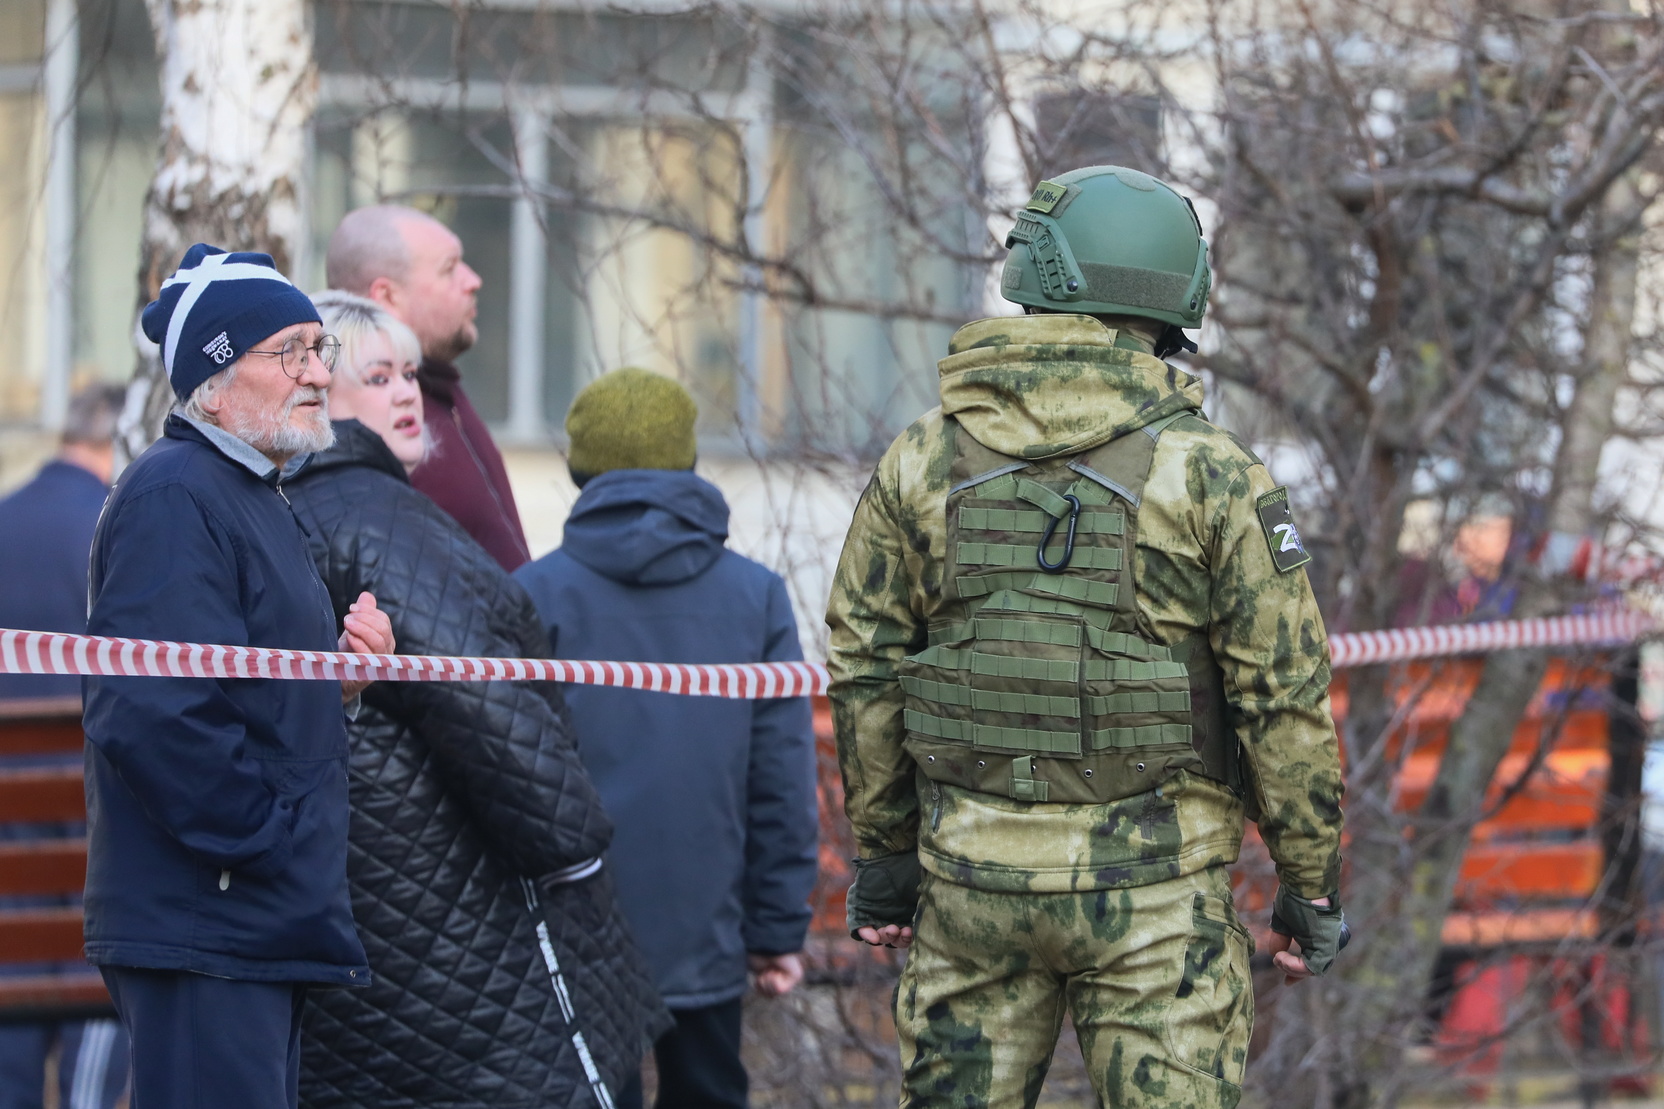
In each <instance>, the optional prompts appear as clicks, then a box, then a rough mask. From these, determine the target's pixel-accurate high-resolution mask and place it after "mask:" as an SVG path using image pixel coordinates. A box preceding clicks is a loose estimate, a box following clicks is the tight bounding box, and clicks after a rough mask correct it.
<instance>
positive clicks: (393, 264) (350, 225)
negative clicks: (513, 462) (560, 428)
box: [325, 204, 531, 571]
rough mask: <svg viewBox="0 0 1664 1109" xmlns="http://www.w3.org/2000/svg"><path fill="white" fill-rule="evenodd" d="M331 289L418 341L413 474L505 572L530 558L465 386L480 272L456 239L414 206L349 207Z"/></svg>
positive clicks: (497, 459)
mask: <svg viewBox="0 0 1664 1109" xmlns="http://www.w3.org/2000/svg"><path fill="white" fill-rule="evenodd" d="M325 275H326V277H327V278H328V280H329V286H330V288H332V289H345V290H346V291H347V292H349V293H357V294H358V295H359V296H363V297H369V298H370V299H371V300H373V301H375V302H376V303H378V304H380V305H381V306H382V307H384V308H386V309H387V310H388V311H389V312H391V313H393V315H395V316H397V317H398V318H399V319H401V320H403V321H404V322H405V323H406V324H408V325H409V326H410V328H411V330H412V331H414V332H416V337H417V338H419V339H420V340H421V341H422V366H421V369H420V370H419V371H418V381H419V383H420V384H421V387H422V398H423V407H424V411H425V419H426V421H427V426H428V429H429V431H430V433H431V434H432V435H433V438H434V442H435V445H436V449H435V450H432V451H430V452H428V456H427V461H425V462H423V463H422V464H421V465H420V466H418V467H416V469H415V471H414V472H413V473H412V474H411V475H410V481H411V484H413V485H415V486H416V488H418V489H420V490H421V491H422V492H424V493H426V494H427V495H428V496H429V497H431V498H432V499H433V500H434V502H435V503H436V504H438V505H439V507H440V508H443V509H444V510H445V511H446V512H448V513H450V514H451V516H452V517H453V518H454V519H455V520H456V522H457V523H459V524H461V525H462V527H463V530H465V531H467V532H468V534H469V535H471V536H473V537H474V539H475V540H476V541H477V542H478V543H479V545H480V546H482V547H484V548H485V549H486V550H487V551H488V552H490V554H491V557H493V558H495V559H496V560H497V561H498V562H499V563H501V564H502V567H503V569H505V570H509V571H513V570H515V569H517V568H519V567H520V566H522V565H524V564H525V563H527V562H529V561H531V552H530V551H529V550H528V549H527V547H526V533H525V531H524V530H523V529H522V528H521V526H520V512H519V510H518V509H516V508H515V506H514V493H513V491H511V490H510V489H509V484H508V471H507V470H506V469H505V468H504V467H503V456H502V454H501V452H499V451H498V450H497V444H495V443H494V442H492V441H491V434H490V432H488V431H487V430H486V427H485V421H484V420H481V419H480V417H479V413H478V412H476V411H475V410H474V406H473V404H472V403H471V402H470V401H469V400H468V394H467V393H465V392H464V391H463V389H462V375H461V373H460V371H458V369H457V368H456V362H455V360H456V358H457V357H458V356H459V355H461V354H462V352H463V351H465V350H467V349H468V348H469V347H471V346H473V345H474V340H475V339H477V338H478V337H479V330H478V328H477V327H476V326H475V324H474V315H475V312H476V311H477V304H476V300H475V297H476V295H477V294H478V293H479V289H480V275H479V274H477V273H475V272H474V271H473V269H472V268H471V267H470V266H469V265H468V263H467V262H464V261H463V260H462V240H460V239H458V238H457V237H456V235H455V234H453V233H452V231H451V229H450V228H448V227H446V226H445V225H444V224H443V223H440V222H439V221H438V220H436V219H434V218H433V217H432V216H429V215H427V214H425V213H423V212H418V211H417V210H416V209H414V208H406V207H403V206H401V205H397V204H377V205H373V206H371V207H368V208H358V209H355V210H353V211H351V212H348V213H347V214H346V216H345V217H344V218H343V219H342V220H341V223H340V226H338V227H336V229H335V233H334V234H333V235H331V236H330V237H329V254H328V257H327V258H326V260H325Z"/></svg>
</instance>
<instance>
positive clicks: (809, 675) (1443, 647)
mask: <svg viewBox="0 0 1664 1109" xmlns="http://www.w3.org/2000/svg"><path fill="white" fill-rule="evenodd" d="M1657 630H1658V624H1657V622H1656V621H1654V620H1653V619H1652V618H1651V617H1649V616H1646V615H1645V614H1643V613H1639V612H1635V611H1633V610H1622V611H1613V612H1600V613H1590V614H1586V615H1578V616H1551V617H1542V618H1538V619H1532V620H1497V621H1493V622H1490V623H1484V624H1446V625H1440V626H1436V627H1425V628H1395V629H1393V630H1391V631H1373V632H1348V633H1344V634H1340V635H1335V636H1331V637H1330V639H1329V649H1330V651H1331V654H1332V658H1333V665H1334V666H1335V667H1336V668H1337V669H1339V668H1341V667H1346V666H1365V665H1369V664H1371V663H1383V662H1404V661H1407V660H1410V659H1418V658H1439V657H1448V656H1452V655H1472V654H1484V653H1488V652H1490V651H1501V650H1508V649H1510V648H1518V647H1571V646H1598V645H1611V644H1620V643H1632V642H1634V641H1635V640H1637V639H1640V638H1642V637H1644V636H1647V635H1650V634H1652V633H1653V632H1655V631H1657ZM0 674H95V675H104V676H108V677H127V678H288V679H296V680H312V681H319V680H333V681H389V682H489V681H550V682H568V683H571V684H573V685H599V686H611V687H614V688H618V689H641V690H647V691H650V692H653V693H680V694H686V695H689V696H694V697H729V698H735V699H743V700H754V699H758V698H765V699H766V698H771V697H802V696H806V695H810V694H822V693H825V692H826V686H827V680H828V679H827V673H826V668H825V667H824V666H820V665H818V664H816V663H812V662H747V663H733V664H729V665H693V664H686V663H670V662H589V661H584V660H580V659H547V658H453V657H446V656H439V655H359V654H352V653H350V652H345V651H287V650H280V649H277V648H272V647H222V646H217V645H212V644H202V643H166V642H156V641H153V640H147V639H116V638H110V637H105V636H96V635H63V634H59V633H56V632H31V631H11V630H0Z"/></svg>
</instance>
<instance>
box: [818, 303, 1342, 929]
mask: <svg viewBox="0 0 1664 1109" xmlns="http://www.w3.org/2000/svg"><path fill="white" fill-rule="evenodd" d="M1135 346H1136V347H1138V348H1139V349H1129V347H1135ZM1145 350H1147V346H1145V345H1144V344H1142V343H1141V342H1139V341H1136V340H1133V339H1132V337H1131V336H1130V335H1128V336H1125V337H1123V338H1122V339H1121V342H1120V343H1119V344H1117V332H1116V331H1114V330H1112V329H1110V328H1108V327H1106V326H1105V325H1104V324H1102V323H1100V322H1099V321H1098V320H1096V319H1094V318H1092V317H1089V316H1075V315H1044V316H1028V317H1014V318H999V319H989V320H981V321H979V322H976V323H972V324H968V325H966V326H965V327H963V328H961V329H960V330H959V331H958V332H957V333H956V334H955V335H954V337H953V340H952V342H951V344H950V347H949V356H948V357H947V358H945V359H943V360H942V362H941V363H940V367H939V369H940V374H941V396H942V405H941V407H940V408H938V409H935V410H932V411H931V412H928V413H926V414H925V415H924V416H922V417H921V418H920V419H919V420H917V421H916V422H915V423H914V424H913V425H912V426H911V427H909V428H908V429H907V430H906V431H904V432H903V433H902V434H901V436H900V437H899V438H898V439H897V440H896V441H895V443H894V444H892V445H891V447H890V449H889V450H888V451H887V452H886V453H885V455H884V457H883V458H882V459H881V460H880V462H879V464H878V470H877V472H876V473H875V474H874V475H873V478H872V480H871V482H870V483H869V484H868V486H867V489H866V492H865V493H864V494H863V496H862V498H861V502H860V504H859V506H858V507H857V508H856V511H855V518H854V520H853V522H852V523H851V525H850V531H849V537H848V539H847V540H846V541H845V544H844V550H843V556H842V558H841V560H840V562H839V565H838V571H837V576H836V578H835V580H834V583H833V588H832V599H831V605H830V608H829V611H828V613H827V623H828V624H829V625H830V626H831V629H832V635H831V652H830V658H829V666H830V668H831V671H832V689H831V697H832V708H833V718H834V721H835V726H836V731H837V740H838V755H839V762H840V765H841V767H842V770H843V777H844V789H845V811H846V812H847V814H848V816H849V819H850V822H851V823H852V824H853V825H854V829H855V836H856V842H857V846H858V849H859V851H860V853H861V855H862V857H864V858H871V857H876V856H881V855H888V854H894V853H897V852H906V851H912V850H914V849H915V848H916V849H917V850H918V851H919V853H920V857H921V860H922V862H923V865H924V866H925V868H926V869H927V870H929V871H930V872H931V873H933V874H935V875H937V876H938V877H940V878H943V879H945V880H947V881H952V882H956V883H959V884H962V885H967V886H972V887H975V888H979V889H988V890H1007V891H1035V892H1057V891H1068V890H1083V889H1111V888H1118V887H1125V886H1136V885H1144V884H1147V883H1150V882H1156V881H1161V880H1163V879H1166V878H1171V877H1177V876H1179V875H1182V874H1186V873H1189V872H1191V871H1194V870H1198V869H1200V868H1202V867H1205V866H1211V865H1215V864H1219V863H1228V862H1232V861H1234V860H1235V859H1236V857H1237V854H1238V852H1239V850H1240V847H1241V841H1242V832H1243V811H1244V810H1243V802H1242V800H1241V799H1240V798H1239V797H1238V796H1236V795H1235V794H1233V793H1232V792H1231V790H1229V789H1228V788H1226V787H1225V786H1224V785H1222V784H1220V783H1218V782H1215V781H1213V780H1212V779H1210V778H1206V777H1203V776H1201V775H1197V774H1191V773H1188V772H1186V771H1183V770H1181V771H1179V772H1178V773H1177V775H1176V777H1174V778H1171V779H1169V780H1168V781H1167V782H1165V783H1164V784H1163V786H1161V787H1160V788H1157V789H1154V790H1150V791H1148V792H1145V793H1143V794H1139V795H1137V796H1133V797H1129V798H1126V799H1124V800H1120V801H1114V802H1110V803H1107V804H1062V803H1043V802H1042V803H1034V802H1023V801H1017V800H1011V799H1007V798H1004V797H999V796H995V795H993V794H989V793H981V792H973V791H971V790H966V789H960V788H957V787H955V786H952V785H948V784H945V783H941V782H933V781H930V780H928V779H926V778H925V777H924V776H923V774H922V773H919V772H918V771H917V770H916V767H915V766H914V763H913V760H912V758H911V756H909V755H908V754H907V752H906V751H905V750H903V747H902V739H903V732H904V729H903V723H902V715H903V712H902V709H903V700H904V694H903V691H902V689H901V686H900V683H899V681H898V680H897V666H898V663H899V662H900V660H901V659H902V657H903V656H904V655H908V654H912V653H916V652H918V651H920V650H921V649H923V647H924V646H925V642H926V635H927V626H928V624H929V622H930V620H931V618H932V615H933V613H934V611H935V610H936V608H937V607H938V606H939V605H940V604H941V603H942V582H943V575H944V570H945V565H944V550H945V545H946V541H947V522H946V502H947V497H948V492H949V484H950V481H949V471H950V467H951V465H952V462H953V447H952V443H953V436H952V434H950V418H951V420H954V421H957V422H958V424H959V426H960V428H962V429H963V430H964V431H965V432H968V433H969V434H970V435H971V436H973V437H974V438H975V439H976V440H977V441H978V442H980V443H982V444H983V445H985V446H987V447H989V448H991V449H993V450H996V451H999V452H1001V453H1003V454H1008V455H1013V456H1017V457H1022V458H1050V457H1056V456H1061V455H1071V454H1077V453H1080V452H1082V451H1085V450H1088V449H1091V448H1093V447H1095V446H1097V445H1099V444H1101V443H1104V442H1107V441H1109V440H1110V439H1112V438H1114V437H1115V436H1117V435H1121V434H1124V433H1126V432H1128V431H1133V430H1136V429H1137V428H1139V427H1142V426H1143V425H1144V424H1146V423H1148V422H1151V421H1152V420H1154V419H1155V418H1157V417H1158V416H1161V415H1166V414H1168V413H1171V412H1172V411H1173V410H1174V409H1175V407H1186V406H1188V407H1190V408H1192V409H1195V410H1196V411H1195V414H1194V417H1191V418H1184V419H1180V420H1178V421H1177V422H1176V423H1173V424H1171V425H1170V426H1169V427H1168V428H1167V429H1166V431H1165V432H1163V433H1162V434H1161V436H1160V439H1159V440H1158V442H1157V445H1156V451H1155V455H1154V457H1153V461H1152V463H1151V468H1150V473H1149V479H1148V483H1147V484H1146V485H1145V488H1144V496H1143V503H1142V507H1141V508H1140V510H1139V513H1138V535H1137V545H1136V567H1135V575H1134V582H1135V590H1136V597H1137V604H1138V607H1139V612H1140V615H1141V616H1142V617H1143V620H1144V622H1145V623H1146V624H1147V625H1148V626H1149V627H1150V628H1151V629H1152V630H1153V632H1154V633H1155V638H1156V639H1157V640H1158V641H1159V642H1162V643H1164V644H1172V643H1175V642H1177V641H1178V640H1180V639H1182V638H1183V637H1185V636H1186V635H1189V634H1192V633H1195V632H1199V631H1202V630H1205V632H1206V634H1207V635H1208V637H1209V639H1210V641H1211V643H1212V646H1213V650H1214V654H1215V656H1216V658H1217V660H1218V663H1219V666H1220V668H1221V669H1222V670H1223V672H1224V677H1225V690H1226V700H1227V701H1228V702H1229V705H1230V712H1231V716H1230V719H1231V721H1232V724H1233V726H1234V728H1235V731H1236V734H1237V737H1238V739H1239V740H1240V741H1241V744H1242V748H1243V751H1244V753H1245V755H1246V770H1247V774H1246V777H1247V786H1246V788H1248V789H1250V790H1252V791H1254V800H1255V801H1256V802H1257V807H1258V809H1259V811H1260V813H1261V814H1262V815H1261V816H1260V819H1259V827H1260V831H1261V834H1262V835H1263V836H1264V838H1265V841H1266V844H1267V846H1268V847H1269V848H1270V851H1271V855H1272V858H1273V859H1274V860H1275V862H1276V864H1277V872H1278V876H1279V879H1280V880H1281V882H1282V883H1283V885H1284V886H1285V887H1286V888H1287V889H1289V890H1290V891H1291V892H1293V893H1295V894H1298V895H1300V896H1302V897H1309V898H1316V897H1321V896H1324V895H1327V894H1331V893H1333V892H1335V890H1336V888H1337V885H1338V882H1339V876H1340V834H1341V812H1340V800H1341V792H1342V785H1341V773H1340V760H1339V750H1338V745H1337V743H1336V739H1335V730H1334V723H1333V721H1332V719H1331V717H1330V713H1329V650H1328V640H1327V637H1326V635H1325V633H1324V629H1323V620H1322V617H1321V616H1320V615H1319V613H1318V610H1317V604H1316V601H1315V600H1314V599H1313V596H1312V591H1311V587H1310V585H1309V583H1308V582H1307V580H1306V574H1305V571H1304V570H1301V569H1293V570H1289V571H1285V572H1279V571H1278V569H1277V566H1276V564H1275V562H1274V561H1273V553H1272V548H1271V543H1270V541H1269V539H1270V531H1269V525H1262V523H1261V519H1260V516H1259V514H1258V513H1257V511H1256V503H1255V502H1256V500H1257V499H1258V498H1260V497H1261V496H1262V495H1264V494H1266V493H1269V492H1271V491H1272V490H1273V489H1274V488H1275V486H1274V484H1273V482H1272V480H1271V475H1270V474H1269V473H1267V471H1266V468H1265V466H1264V465H1263V464H1262V463H1261V462H1260V461H1259V459H1258V458H1256V457H1255V456H1254V454H1253V453H1252V452H1251V451H1249V450H1248V449H1247V447H1245V446H1244V445H1243V444H1242V443H1241V442H1240V441H1239V440H1237V439H1236V437H1235V436H1233V435H1231V434H1229V433H1228V432H1225V431H1222V430H1220V429H1219V428H1217V427H1215V426H1213V425H1212V424H1210V423H1208V422H1207V421H1206V420H1205V419H1203V418H1202V417H1201V413H1200V405H1201V401H1202V385H1201V382H1200V381H1199V380H1197V379H1196V378H1193V377H1191V376H1189V375H1188V374H1185V373H1184V372H1182V371H1180V370H1178V369H1175V368H1173V367H1172V366H1169V365H1167V364H1166V363H1164V362H1161V361H1159V360H1157V359H1156V358H1155V357H1154V356H1153V354H1149V353H1144V351H1145ZM1175 396H1178V397H1180V398H1182V399H1181V400H1179V401H1177V402H1175V401H1174V400H1173V398H1174V397H1175ZM1185 402H1188V405H1186V403H1185Z"/></svg>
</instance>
